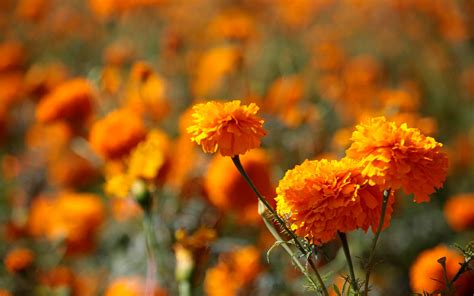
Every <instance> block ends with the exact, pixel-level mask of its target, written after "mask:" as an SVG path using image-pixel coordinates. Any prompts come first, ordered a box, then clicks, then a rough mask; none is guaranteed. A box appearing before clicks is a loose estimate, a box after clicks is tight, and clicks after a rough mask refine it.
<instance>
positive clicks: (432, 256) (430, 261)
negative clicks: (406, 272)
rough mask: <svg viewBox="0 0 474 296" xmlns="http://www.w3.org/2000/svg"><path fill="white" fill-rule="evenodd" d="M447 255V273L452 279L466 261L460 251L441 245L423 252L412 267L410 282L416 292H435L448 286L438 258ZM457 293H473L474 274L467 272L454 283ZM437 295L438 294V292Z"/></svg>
mask: <svg viewBox="0 0 474 296" xmlns="http://www.w3.org/2000/svg"><path fill="white" fill-rule="evenodd" d="M442 257H446V274H447V276H448V279H452V278H453V277H454V275H455V274H456V273H457V271H458V270H459V268H460V265H459V264H460V263H462V262H464V257H463V256H462V255H461V254H459V253H458V252H456V251H454V250H452V249H449V248H447V247H446V246H443V245H439V246H437V247H434V248H433V249H429V250H426V251H424V252H422V253H421V254H420V255H418V257H417V258H416V260H415V262H414V263H413V265H412V266H411V268H410V284H411V288H412V290H413V291H414V292H423V291H426V292H428V293H433V292H435V291H440V290H443V289H445V288H446V281H445V277H444V273H443V268H442V267H441V264H440V263H438V259H440V258H442ZM454 286H455V289H456V295H473V293H474V274H473V273H472V272H466V273H464V274H462V275H461V277H460V278H459V279H458V280H457V281H456V282H455V283H454ZM436 295H437V294H436Z"/></svg>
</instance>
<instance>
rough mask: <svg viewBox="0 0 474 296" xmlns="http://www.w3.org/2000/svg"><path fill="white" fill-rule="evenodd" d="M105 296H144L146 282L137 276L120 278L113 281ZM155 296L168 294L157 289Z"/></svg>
mask: <svg viewBox="0 0 474 296" xmlns="http://www.w3.org/2000/svg"><path fill="white" fill-rule="evenodd" d="M104 295H105V296H117V295H120V296H142V295H145V281H144V280H143V279H141V278H140V277H137V276H128V277H119V278H116V279H115V280H113V281H112V282H111V283H110V284H109V286H108V287H107V289H106V290H105V294H104ZM152 295H153V296H165V295H167V293H166V292H165V291H164V290H162V289H160V288H155V291H154V293H153V294H152Z"/></svg>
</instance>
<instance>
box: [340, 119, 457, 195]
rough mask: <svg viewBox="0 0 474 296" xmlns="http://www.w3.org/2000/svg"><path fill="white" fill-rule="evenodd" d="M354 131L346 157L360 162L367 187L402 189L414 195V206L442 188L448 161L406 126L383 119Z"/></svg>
mask: <svg viewBox="0 0 474 296" xmlns="http://www.w3.org/2000/svg"><path fill="white" fill-rule="evenodd" d="M356 129H357V130H356V131H355V132H354V133H353V134H352V141H353V143H352V145H351V147H349V149H348V150H347V151H346V155H347V156H348V157H350V158H353V159H357V160H361V161H362V165H363V167H364V170H363V171H362V173H363V174H364V176H367V177H368V178H369V179H370V183H371V184H378V185H380V186H381V187H382V188H383V189H388V188H391V189H399V188H403V189H404V191H405V192H406V193H407V194H410V193H413V194H414V200H415V201H416V202H423V201H429V194H431V193H433V192H434V191H435V189H436V188H440V187H441V186H442V185H443V182H444V180H445V179H446V175H447V170H448V157H447V154H446V153H444V152H442V151H441V147H442V146H443V145H442V144H441V143H438V142H436V141H435V139H433V138H431V137H426V136H424V135H423V134H421V132H420V130H419V129H416V128H409V127H407V125H406V124H402V125H400V126H398V125H397V124H396V123H394V122H387V121H386V119H385V117H377V118H373V119H372V120H370V121H369V122H367V123H363V124H361V125H358V126H357V127H356Z"/></svg>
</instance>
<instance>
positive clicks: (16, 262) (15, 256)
mask: <svg viewBox="0 0 474 296" xmlns="http://www.w3.org/2000/svg"><path fill="white" fill-rule="evenodd" d="M33 260H34V254H33V252H32V251H31V250H30V249H26V248H16V249H13V250H11V251H10V252H8V254H7V256H6V257H5V267H6V269H7V270H8V271H9V272H11V273H16V272H21V271H24V270H25V269H27V268H28V267H30V266H31V264H32V263H33Z"/></svg>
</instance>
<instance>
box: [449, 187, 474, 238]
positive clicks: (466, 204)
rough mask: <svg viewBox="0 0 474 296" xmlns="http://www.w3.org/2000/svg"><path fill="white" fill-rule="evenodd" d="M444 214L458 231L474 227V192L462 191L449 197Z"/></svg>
mask: <svg viewBox="0 0 474 296" xmlns="http://www.w3.org/2000/svg"><path fill="white" fill-rule="evenodd" d="M444 216H445V217H446V221H447V222H448V224H449V225H450V226H451V228H452V229H454V230H456V231H464V230H469V229H473V228H474V193H462V194H458V195H455V196H452V197H451V198H449V199H448V201H447V202H446V204H445V205H444Z"/></svg>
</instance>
